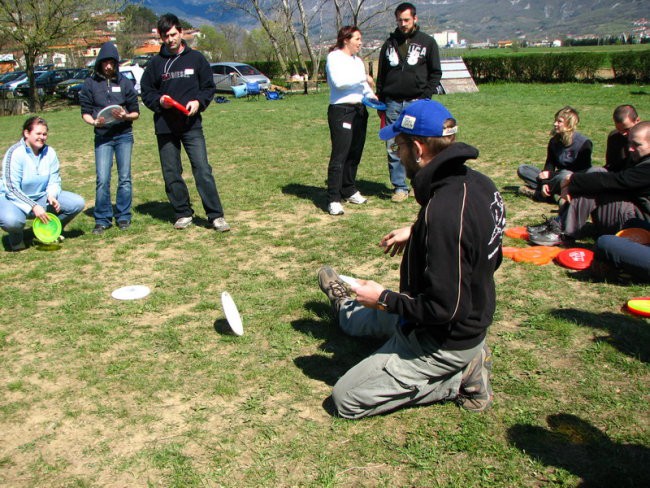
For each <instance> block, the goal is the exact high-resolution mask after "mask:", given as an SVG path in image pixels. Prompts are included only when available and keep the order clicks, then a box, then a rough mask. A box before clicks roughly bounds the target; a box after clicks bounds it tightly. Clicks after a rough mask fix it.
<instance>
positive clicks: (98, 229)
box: [93, 224, 113, 236]
mask: <svg viewBox="0 0 650 488" xmlns="http://www.w3.org/2000/svg"><path fill="white" fill-rule="evenodd" d="M111 227H113V226H112V225H111V224H108V225H103V224H95V228H94V229H93V234H95V235H96V236H100V235H102V234H103V233H104V231H105V230H107V229H110V228H111Z"/></svg>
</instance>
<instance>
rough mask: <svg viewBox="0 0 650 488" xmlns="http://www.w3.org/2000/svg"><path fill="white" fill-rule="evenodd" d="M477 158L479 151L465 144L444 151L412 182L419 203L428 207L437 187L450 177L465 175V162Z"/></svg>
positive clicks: (418, 173)
mask: <svg viewBox="0 0 650 488" xmlns="http://www.w3.org/2000/svg"><path fill="white" fill-rule="evenodd" d="M477 157H478V149H476V148H475V147H473V146H470V145H469V144H465V143H464V142H455V143H453V144H452V145H451V146H449V147H448V148H447V149H445V150H443V151H442V152H441V153H440V154H438V155H437V156H436V157H434V158H433V160H432V161H431V162H430V163H429V164H427V165H426V166H425V167H424V168H422V169H421V170H419V171H418V172H417V173H416V174H415V176H414V177H413V179H412V180H411V182H412V184H413V191H414V192H415V199H416V200H417V202H418V203H419V204H420V205H422V206H424V205H426V204H427V202H428V201H429V199H430V198H431V194H432V193H433V191H435V189H436V187H437V186H439V185H440V184H442V180H444V179H445V178H447V177H449V176H453V175H462V174H465V172H466V167H465V162H466V161H467V160H468V159H476V158H477Z"/></svg>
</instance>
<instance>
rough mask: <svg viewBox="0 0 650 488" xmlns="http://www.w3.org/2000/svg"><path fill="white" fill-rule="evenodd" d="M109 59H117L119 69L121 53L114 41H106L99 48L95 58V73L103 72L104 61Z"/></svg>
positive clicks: (116, 67)
mask: <svg viewBox="0 0 650 488" xmlns="http://www.w3.org/2000/svg"><path fill="white" fill-rule="evenodd" d="M107 59H114V60H115V64H116V66H115V69H116V70H117V69H118V67H119V65H120V54H119V53H118V52H117V47H115V44H113V43H112V42H105V43H104V44H102V47H101V48H100V50H99V54H98V55H97V59H96V60H95V73H101V67H102V66H101V64H102V61H105V60H107Z"/></svg>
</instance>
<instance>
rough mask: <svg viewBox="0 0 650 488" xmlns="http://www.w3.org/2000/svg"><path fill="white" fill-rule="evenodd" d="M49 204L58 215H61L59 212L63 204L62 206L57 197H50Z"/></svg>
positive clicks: (48, 198)
mask: <svg viewBox="0 0 650 488" xmlns="http://www.w3.org/2000/svg"><path fill="white" fill-rule="evenodd" d="M47 202H48V203H49V204H50V205H51V206H52V208H53V209H54V211H55V212H56V213H59V212H60V211H61V204H60V203H59V201H58V200H57V199H56V197H53V196H51V195H48V197H47Z"/></svg>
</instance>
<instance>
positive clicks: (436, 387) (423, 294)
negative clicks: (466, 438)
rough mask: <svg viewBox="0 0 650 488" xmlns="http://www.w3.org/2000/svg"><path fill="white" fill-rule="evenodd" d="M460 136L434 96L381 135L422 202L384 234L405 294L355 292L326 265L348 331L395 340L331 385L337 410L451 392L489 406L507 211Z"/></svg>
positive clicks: (402, 403) (384, 408)
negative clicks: (408, 220) (492, 332)
mask: <svg viewBox="0 0 650 488" xmlns="http://www.w3.org/2000/svg"><path fill="white" fill-rule="evenodd" d="M455 133H456V121H455V120H454V119H453V117H452V115H451V114H450V113H449V111H448V110H447V109H446V108H445V107H444V106H443V105H441V104H440V103H438V102H435V101H432V100H420V101H417V102H415V103H413V104H411V105H410V106H409V107H407V108H406V109H405V110H404V111H403V112H402V113H401V114H400V117H399V118H398V119H397V121H396V122H394V123H393V124H391V125H389V126H387V127H385V128H384V129H382V130H381V131H380V133H379V134H380V138H381V139H383V140H388V139H391V138H395V146H396V147H394V148H393V150H394V151H395V152H398V153H399V155H400V159H401V162H402V164H403V165H404V166H405V168H406V173H407V176H408V177H409V178H411V181H412V183H413V188H414V191H415V198H416V200H417V201H418V203H419V204H420V206H421V208H420V211H419V214H418V217H417V219H416V221H415V223H414V224H413V225H412V226H409V227H404V228H402V229H398V230H395V231H392V232H390V233H389V234H387V235H386V236H384V237H383V239H382V240H381V245H382V246H383V247H384V252H387V253H388V252H390V253H391V256H394V255H395V254H401V253H402V252H404V257H403V259H402V265H401V271H400V291H399V292H397V291H391V290H388V289H386V288H384V287H383V286H381V285H380V284H379V283H376V282H374V281H366V280H356V282H354V281H353V282H352V284H351V285H350V288H351V290H352V292H354V293H356V299H353V298H352V296H351V293H350V291H349V290H350V288H348V287H347V286H346V284H345V282H344V281H343V280H342V279H341V277H340V276H339V275H338V274H336V272H335V271H334V270H332V268H329V267H327V266H326V267H324V268H322V269H321V270H320V272H319V284H320V287H321V289H322V290H323V292H325V293H326V294H327V296H328V298H329V299H330V301H331V303H332V306H333V308H334V310H335V312H336V313H337V316H338V320H339V325H340V327H341V329H342V330H343V331H344V332H345V333H347V334H349V335H353V336H383V337H389V340H388V342H386V343H385V344H384V345H383V346H382V347H381V348H380V349H379V350H378V351H376V352H375V353H374V354H373V355H371V356H370V357H368V358H366V359H365V360H364V361H362V362H361V363H359V364H358V365H356V366H355V367H353V368H352V369H351V370H350V371H348V372H347V373H346V374H345V375H344V376H343V377H342V378H341V379H340V380H339V381H338V382H337V383H336V385H335V386H334V390H333V392H332V400H333V402H334V405H335V406H336V409H337V411H338V413H339V415H341V416H342V417H345V418H353V419H356V418H361V417H365V416H368V415H377V414H381V413H386V412H390V411H392V410H396V409H398V408H402V407H406V406H415V405H426V404H430V403H433V402H440V401H447V400H456V401H457V402H458V403H459V404H460V405H461V406H462V407H463V408H465V409H466V410H469V411H473V412H481V411H484V410H486V409H487V408H489V407H490V406H491V404H492V397H493V395H492V388H491V386H490V370H491V364H492V363H491V353H490V350H489V348H488V347H487V345H486V343H485V339H486V334H487V329H488V327H489V325H490V324H491V323H492V317H493V314H494V310H495V306H496V291H495V284H494V272H495V270H496V269H497V268H498V267H499V265H500V264H501V259H502V254H501V238H502V235H503V230H504V227H505V207H504V204H503V200H502V198H501V195H500V194H499V192H498V190H497V189H496V187H495V186H494V183H493V182H492V181H491V180H490V179H489V178H488V177H486V176H484V175H483V174H481V173H479V172H477V171H474V170H472V169H471V168H468V167H467V166H466V165H465V162H466V161H467V160H468V159H475V158H476V157H478V150H477V149H476V148H474V147H472V146H469V145H467V144H464V143H460V142H455Z"/></svg>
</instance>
